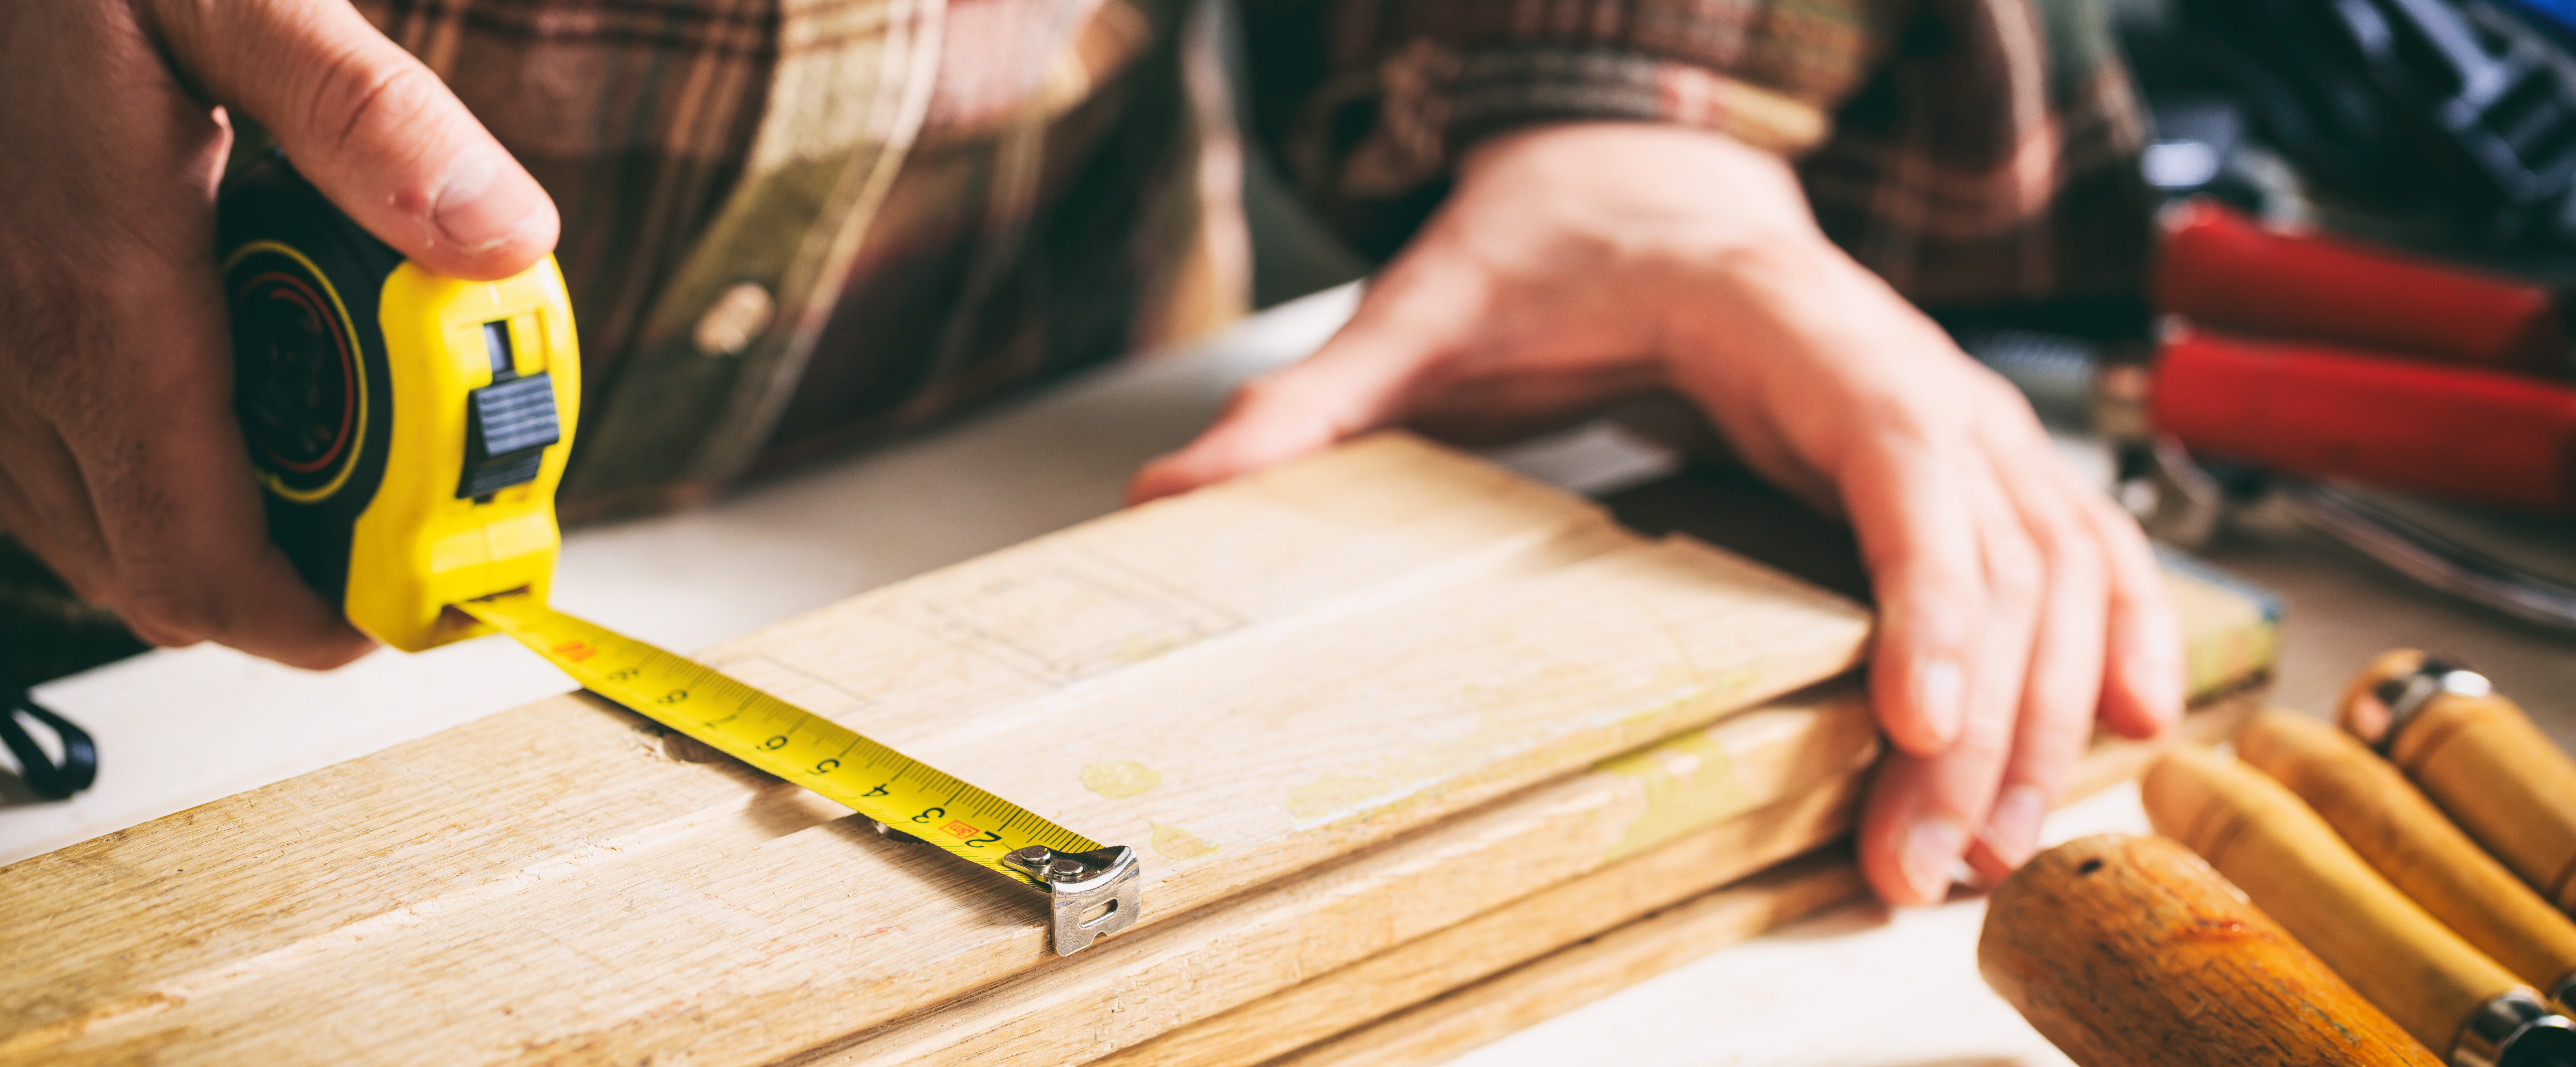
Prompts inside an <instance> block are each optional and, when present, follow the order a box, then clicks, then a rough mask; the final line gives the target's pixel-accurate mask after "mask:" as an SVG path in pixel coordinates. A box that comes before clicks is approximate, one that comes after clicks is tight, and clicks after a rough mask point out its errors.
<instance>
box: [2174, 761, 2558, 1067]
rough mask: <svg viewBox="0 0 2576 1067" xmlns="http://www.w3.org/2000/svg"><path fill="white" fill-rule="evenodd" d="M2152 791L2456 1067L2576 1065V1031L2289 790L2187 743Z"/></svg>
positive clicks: (2253, 892)
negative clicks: (2392, 882)
mask: <svg viewBox="0 0 2576 1067" xmlns="http://www.w3.org/2000/svg"><path fill="white" fill-rule="evenodd" d="M2142 791H2143V792H2144V794H2145V800H2146V806H2147V817H2148V819H2149V820H2151V821H2152V822H2153V823H2154V824H2155V827H2156V831H2157V832H2158V833H2161V834H2164V835H2166V836H2169V837H2172V838H2174V839H2175V840H2178V841H2180V842H2182V843H2183V844H2185V845H2188V846H2190V847H2191V849H2192V851H2195V852H2198V853H2200V855H2201V857H2202V858H2203V859H2206V860H2208V861H2209V863H2210V866H2213V867H2216V868H2218V872H2219V873H2220V874H2224V875H2226V876H2227V879H2228V880H2229V881H2231V882H2234V883H2236V884H2237V885H2238V886H2239V887H2241V888H2243V889H2244V890H2245V893H2246V895H2247V896H2249V897H2251V898H2253V901H2254V904H2255V906H2256V907H2259V908H2262V909H2263V911H2264V912H2265V913H2266V914H2269V915H2271V916H2272V917H2273V918H2274V919H2276V920H2278V921H2279V922H2280V924H2281V925H2282V926H2283V927H2284V928H2286V929H2288V930H2289V931H2290V933H2291V934H2292V935H2293V936H2295V937H2297V938H2298V939H2299V942H2300V943H2301V944H2304V945H2306V946H2308V948H2309V949H2310V950H2311V951H2313V952H2315V953H2316V954H2317V957H2318V958H2320V959H2322V960H2324V961H2325V962H2326V965H2327V966H2329V967H2332V968H2334V970H2335V973H2337V974H2340V975H2342V976H2343V978H2344V980H2345V981H2347V982H2350V983H2352V986H2353V988H2354V989H2357V990H2360V991H2361V995H2362V996H2363V997H2364V998H2366V999H2368V1000H2369V1001H2370V1002H2371V1003H2373V1004H2376V1005H2378V1006H2379V1009H2380V1010H2381V1011H2384V1012H2387V1013H2388V1017H2389V1018H2391V1019H2394V1020H2396V1021H2397V1024H2398V1025H2399V1026H2402V1027H2404V1028H2405V1029H2406V1032H2407V1033H2410V1034H2413V1035H2415V1039H2416V1040H2418V1041H2421V1042H2423V1043H2424V1044H2425V1045H2426V1046H2428V1047H2431V1048H2434V1049H2439V1050H2441V1051H2442V1052H2443V1053H2444V1055H2445V1057H2446V1058H2447V1059H2449V1060H2450V1062H2451V1063H2453V1064H2454V1065H2457V1067H2484V1065H2488V1064H2516V1065H2519V1064H2552V1063H2568V1064H2576V1024H2570V1023H2569V1022H2568V1020H2567V1019H2566V1018H2565V1017H2563V1016H2559V1015H2556V1014H2552V1013H2551V1012H2550V1011H2549V1010H2548V1009H2547V1007H2546V1006H2545V1004H2544V1003H2543V1002H2542V1000H2541V999H2540V994H2538V993H2537V992H2535V991H2533V990H2532V989H2531V988H2530V987H2529V986H2526V985H2523V984H2522V983H2521V982H2519V981H2517V980H2515V978H2514V976H2513V974H2512V973H2511V972H2509V971H2506V970H2505V969H2504V968H2503V967H2502V966H2500V965H2498V964H2497V963H2496V962H2495V961H2494V960H2491V959H2488V958H2486V956H2484V955H2482V954H2480V953H2479V952H2478V950H2477V949H2474V948H2471V947H2469V943H2468V942H2466V941H2462V940H2460V935H2458V934H2455V933H2452V932H2451V930H2450V928H2449V927H2446V926H2443V925H2442V923H2441V922H2440V920H2437V919H2435V918H2433V916H2432V915H2430V914H2429V913H2427V912H2425V910H2424V909H2423V907H2422V906H2420V905H2418V904H2416V903H2415V902H2414V901H2412V900H2409V899H2407V898H2406V895H2405V894H2403V893H2400V892H2398V891H2397V887H2395V886H2392V885H2390V884H2388V880H2387V879H2385V878H2382V877H2380V876H2379V872H2377V871H2374V870H2372V869H2370V865H2369V864H2368V863H2365V862H2363V861H2362V858H2361V857H2360V856H2359V855H2356V854H2355V853H2354V852H2353V850H2352V846H2350V845H2347V844H2345V843H2344V841H2343V838H2341V837H2338V836H2336V834H2335V832H2334V828H2333V827H2331V826H2328V825H2326V822H2325V820H2324V819H2322V818H2319V817H2318V816H2317V813H2316V812H2314V811H2311V810H2309V808H2308V806H2307V805H2306V804H2305V803H2303V802H2301V801H2300V800H2299V798H2298V797H2297V796H2295V795H2293V794H2292V793H2291V792H2290V791H2289V790H2288V789H2286V788H2284V787H2283V786H2282V785H2281V784H2280V783H2278V782H2275V781H2273V780H2271V779H2270V778H2266V777H2264V776H2263V775H2262V774H2260V773H2258V772H2256V771H2253V770H2251V769H2248V768H2245V767H2241V766H2237V765H2235V764H2232V763H2226V762H2222V761H2220V760H2219V758H2218V757H2216V756H2213V755H2210V754H2209V753H2207V752H2203V751H2200V750H2198V749H2190V748H2185V749H2176V750H2174V751H2171V752H2168V753H2166V754H2164V755H2163V756H2160V757H2157V759H2156V761H2155V763H2153V764H2151V765H2150V766H2149V767H2148V768H2147V775H2146V779H2145V781H2144V782H2143V783H2142Z"/></svg>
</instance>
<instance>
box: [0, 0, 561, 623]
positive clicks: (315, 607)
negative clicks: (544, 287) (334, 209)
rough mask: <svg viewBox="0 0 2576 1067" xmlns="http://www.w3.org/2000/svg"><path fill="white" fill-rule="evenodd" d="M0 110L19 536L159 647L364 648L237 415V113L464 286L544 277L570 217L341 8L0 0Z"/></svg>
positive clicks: (407, 62) (2, 494)
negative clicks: (271, 523) (232, 246)
mask: <svg viewBox="0 0 2576 1067" xmlns="http://www.w3.org/2000/svg"><path fill="white" fill-rule="evenodd" d="M0 100H7V101H9V104H8V106H7V107H4V108H0V143H5V144H7V145H9V149H10V150H9V151H7V152H5V153H0V194H5V196H6V197H7V200H8V204H9V206H8V209H7V213H8V220H9V221H8V223H7V224H6V225H5V226H0V529H5V530H6V531H7V532H9V533H11V534H14V535H16V536H17V537H18V538H19V539H21V540H22V541H24V542H25V543H26V544H27V545H28V547H29V548H31V549H33V550H34V551H35V552H36V553H37V554H38V555H40V556H42V557H43V558H44V559H45V560H46V561H47V562H48V563H50V564H52V565H53V566H54V568H55V569H56V570H57V571H59V572H60V573H61V574H62V575H63V577H64V578H65V579H66V580H67V581H69V582H70V583H71V585H72V586H73V588H74V589H76V590H78V591H79V592H80V593H81V595H83V596H85V597H88V598H89V599H92V600H95V601H98V602H100V603H103V604H107V605H109V606H111V607H114V608H115V609H116V610H117V611H118V612H119V613H120V614H121V615H123V616H124V618H125V620H126V621H127V623H128V624H129V625H131V626H132V627H133V628H134V630H135V632H136V633H137V634H139V635H140V636H142V637H143V638H145V639H146V640H149V641H151V642H153V643H154V644H159V645H184V644H190V643H193V642H197V641H205V640H212V641H218V642H221V643H223V644H226V645H231V646H233V647H235V648H240V649H243V650H245V651H248V652H252V653H255V654H258V655H261V656H265V657H268V658H270V659H275V660H279V661H281V662H285V663H290V664H294V665H297V666H302V667H330V666H336V665H338V664H341V663H345V662H347V661H349V660H351V659H354V658H356V657H357V656H359V655H361V654H363V653H364V652H366V651H367V649H368V648H370V647H371V643H370V642H369V641H368V639H367V638H366V637H365V636H363V635H361V634H360V633H359V632H358V631H357V630H355V629H353V628H351V627H350V626H349V624H348V623H347V621H346V620H345V619H344V618H343V617H342V615H341V613H340V611H339V610H338V609H337V607H336V606H335V605H330V604H326V603H324V602H323V600H322V598H321V597H319V596H317V595H315V594H314V593H313V592H312V591H311V590H310V589H308V588H306V586H305V584H304V583H303V582H302V581H300V580H299V579H298V578H297V576H296V572H295V570H294V568H293V566H292V565H291V564H290V563H289V562H288V560H287V558H286V556H285V555H284V554H283V553H281V552H280V551H279V550H278V548H277V547H276V546H275V545H274V544H272V543H271V541H270V539H269V536H268V532H267V529H266V527H265V524H264V523H263V522H262V520H261V514H260V508H261V504H260V490H259V489H258V486H257V483H255V482H254V481H252V479H251V471H250V463H249V459H248V457H247V455H246V454H245V452H244V448H243V442H242V434H241V431H240V429H239V425H238V423H237V421H236V419H235V416H234V411H233V405H232V395H233V382H232V379H233V365H232V361H231V359H230V357H229V353H228V352H227V351H226V346H225V338H226V336H227V331H226V329H225V309H224V294H223V293H222V292H221V290H220V289H219V287H218V281H217V277H216V264H215V263H214V261H213V260H212V259H210V258H209V257H208V254H207V253H208V250H209V249H211V248H213V247H214V244H215V236H214V234H215V185H216V180H217V178H218V177H219V176H220V175H221V174H222V171H223V166H224V161H225V158H226V154H227V152H228V151H229V149H230V147H231V143H232V134H231V130H230V128H229V124H228V122H227V121H226V119H225V116H226V114H227V111H228V110H229V111H231V112H237V113H240V114H245V115H248V116H249V117H251V118H253V119H255V120H257V121H258V122H259V123H260V124H261V125H262V126H264V127H266V128H267V129H268V130H269V131H270V132H271V133H272V134H273V135H274V136H275V137H276V138H277V140H278V142H279V143H280V144H281V145H283V146H284V147H285V148H286V150H287V152H288V153H289V154H290V155H292V156H293V158H294V159H295V161H296V165H297V166H298V168H300V169H301V170H302V172H303V173H304V174H305V176H306V177H308V178H310V179H311V180H312V182H313V184H314V186H315V187H317V188H319V189H320V190H321V191H322V193H323V194H324V195H326V196H328V197H330V199H331V201H332V202H333V203H335V204H337V205H339V207H340V208H341V209H342V210H344V211H346V212H347V213H348V214H349V215H350V216H351V217H352V218H354V219H356V220H357V221H358V222H359V223H360V224H361V225H364V226H365V227H366V228H367V230H368V231H369V232H371V233H373V234H374V235H375V236H377V237H378V238H381V239H383V240H384V241H385V242H386V243H387V244H389V245H391V246H392V247H393V248H394V249H395V250H397V251H398V252H400V253H401V254H402V255H403V256H405V257H408V258H410V259H412V260H414V261H416V262H418V263H420V264H423V265H425V266H427V267H430V268H432V269H434V270H436V271H438V272H440V273H442V274H447V275H452V276H455V277H459V278H470V279H497V278H504V277H508V276H511V275H514V274H517V273H519V272H521V271H524V270H526V269H527V268H528V267H529V266H531V265H532V264H534V263H536V262H537V260H538V259H539V257H541V256H543V255H545V254H546V252H547V251H548V250H550V249H551V248H552V247H553V245H554V240H555V232H556V226H557V220H556V215H555V209H554V205H553V202H552V201H551V200H549V199H548V198H547V196H546V194H545V191H544V190H542V189H540V188H539V187H538V186H537V183H536V181H535V180H534V179H533V178H531V177H529V176H528V173H527V172H526V171H525V170H524V169H522V168H521V167H520V166H519V164H518V163H517V162H516V161H514V160H512V159H511V158H510V155H509V153H508V152H506V151H504V150H503V149H502V147H501V145H500V144H499V143H498V142H496V141H494V140H493V138H492V136H491V135H490V134H489V133H487V132H485V131H484V129H483V127H482V125H481V124H479V123H477V122H476V121H475V120H474V117H473V116H472V115H470V114H468V113H467V112H466V110H465V107H464V105H463V104H461V103H459V102H458V101H457V99H456V97H455V96H454V94H452V93H450V92H449V91H448V89H447V87H446V86H445V85H444V84H442V83H441V82H440V81H439V80H438V78H437V77H436V76H435V75H433V74H431V73H430V72H429V70H428V69H426V68H424V67H422V66H421V65H420V63H419V61H417V60H415V59H413V58H412V57H411V55H410V54H409V53H407V52H404V51H403V50H402V49H401V48H400V47H398V46H396V45H395V44H394V43H393V42H391V41H388V40H386V39H385V37H384V35H382V34H380V33H378V32H376V30H375V28H374V27H372V26H370V25H368V24H367V22H366V20H365V19H364V18H362V17H361V16H360V15H359V14H358V13H357V12H356V11H355V10H353V9H351V8H350V7H349V6H347V5H346V4H342V3H311V2H304V0H239V2H230V3H222V4H190V3H178V2H162V0H132V2H124V0H64V2H58V3H57V2H48V3H27V4H9V5H5V6H0ZM209 104H214V105H220V108H219V109H212V110H210V108H209V107H208V105H209ZM103 209H104V210H103Z"/></svg>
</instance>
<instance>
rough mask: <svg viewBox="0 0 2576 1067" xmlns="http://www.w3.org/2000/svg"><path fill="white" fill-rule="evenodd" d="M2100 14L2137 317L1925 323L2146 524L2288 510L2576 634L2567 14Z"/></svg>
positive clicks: (2233, 2)
mask: <svg viewBox="0 0 2576 1067" xmlns="http://www.w3.org/2000/svg"><path fill="white" fill-rule="evenodd" d="M2114 9H2115V12H2116V13H2117V16H2118V23H2119V30H2120V39H2121V45H2122V47H2123V49H2124V50H2125V51H2126V52H2127V53H2128V58H2129V60H2130V65H2131V68H2132V70H2133V71H2134V73H2135V74H2136V76H2137V80H2138V83H2139V87H2140V90H2141V93H2142V96H2143V97H2144V98H2145V100H2146V102H2147V105H2148V110H2149V111H2150V113H2151V116H2152V119H2153V123H2154V132H2153V134H2152V137H2151V140H2150V143H2149V145H2148V146H2147V148H2146V152H2145V156H2144V158H2143V160H2142V164H2141V166H2142V170H2143V177H2144V178H2145V180H2146V183H2147V184H2148V185H2149V186H2150V187H2151V188H2152V189H2153V190H2154V191H2155V192H2156V193H2157V194H2159V195H2161V196H2163V197H2166V198H2167V199H2168V201H2169V203H2168V206H2167V210H2166V212H2165V214H2164V216H2163V226H2162V227H2161V229H2162V231H2163V236H2162V242H2161V248H2160V250H2159V256H2158V262H2157V264H2156V269H2155V273H2154V278H2153V280H2152V284H2151V289H2152V293H2151V294H2149V306H2148V307H2146V308H2144V309H2141V310H2139V311H2129V312H2124V313H2110V314H2106V313H2102V312H2101V311H2100V310H2099V308H2098V307H2093V308H2088V307H2082V306H2071V307H2063V308H2058V307H2046V306H2043V307H2039V308H2030V309H2003V310H2000V311H1990V312H1984V313H1977V314H1971V315H1961V316H1950V317H1948V318H1947V321H1948V322H1949V323H1950V324H1951V326H1952V327H1953V329H1954V332H1956V333H1958V335H1959V338H1960V342H1961V344H1962V346H1963V347H1965V348H1967V349H1968V350H1969V351H1970V352H1971V353H1972V354H1974V355H1976V356H1977V357H1978V358H1980V359H1983V360H1985V361H1987V362H1988V363H1989V364H1990V365H1992V366H1994V367H1995V368H1996V369H1997V370H1999V371H2002V372H2003V373H2004V374H2005V376H2006V377H2008V378H2010V379H2012V380H2013V381H2014V382H2015V383H2016V384H2018V385H2020V386H2021V387H2022V388H2023V390H2024V391H2025V392H2026V393H2028V394H2029V395H2030V396H2031V398H2032V400H2033V402H2034V405H2035V406H2037V407H2038V408H2039V409H2040V411H2041V414H2042V415H2043V417H2047V418H2050V419H2051V421H2053V422H2056V423H2057V424H2059V425H2069V426H2079V427H2084V428H2090V429H2096V430H2099V431H2101V432H2103V433H2104V434H2105V435H2106V436H2108V437H2109V438H2111V439H2112V441H2113V443H2114V445H2115V447H2116V448H2117V449H2118V465H2119V467H2120V475H2121V479H2122V481H2123V483H2124V485H2123V497H2124V499H2125V500H2126V501H2127V502H2128V503H2130V505H2131V507H2132V510H2134V511H2136V512H2138V513H2139V514H2140V515H2141V517H2142V518H2144V519H2146V520H2147V521H2148V524H2149V528H2150V530H2151V532H2153V533H2155V534H2156V535H2157V536H2159V537H2162V538H2164V539H2166V540H2169V541H2173V542H2176V543H2179V544H2182V545H2185V546H2187V547H2196V546H2199V545H2203V544H2205V543H2207V542H2208V541H2210V540H2211V539H2212V538H2213V537H2215V536H2217V535H2218V534H2220V533H2221V532H2223V531H2224V530H2225V529H2226V528H2228V527H2230V526H2234V525H2239V523H2238V522H2237V520H2238V519H2239V518H2242V519H2245V520H2247V521H2248V522H2250V523H2251V524H2253V525H2257V526H2259V525H2263V524H2266V523H2270V522H2273V521H2274V520H2277V519H2279V518H2283V517H2286V518H2289V519H2291V520H2293V521H2295V522H2297V523H2299V524H2302V525H2306V526H2310V527H2314V528H2316V529H2318V530H2321V531H2323V532H2325V533H2327V534H2328V535H2330V536H2332V537H2334V538H2335V539H2337V540H2340V541H2342V542H2344V543H2345V544H2347V545H2350V546H2352V547H2354V548H2357V549H2360V550H2361V551H2362V552H2364V553H2366V554H2368V555H2370V556H2372V557H2374V558H2376V559H2378V560H2380V561H2381V562H2383V563H2385V564H2388V565H2390V566H2392V567H2395V568H2396V569H2398V570H2399V571H2401V572H2403V573H2405V574H2407V575H2410V576H2412V577H2413V578H2415V579H2417V580H2420V581H2422V582H2424V583H2426V584H2429V585H2432V586H2434V587H2436V588H2440V589H2443V590H2445V591H2448V592H2451V593H2454V594H2457V595H2460V596H2463V597H2466V598H2468V599H2470V600H2473V601H2476V602H2479V603H2482V604H2485V605H2487V606H2489V607H2492V608H2495V609H2497V610H2500V611H2503V612H2506V613H2508V614H2511V615H2513V616H2515V617H2518V618H2521V619H2524V620H2526V621H2530V622H2537V623H2541V624H2543V625H2547V626H2552V627H2557V628H2562V629H2567V630H2576V346H2571V337H2576V329H2571V328H2570V324H2569V320H2568V318H2567V311H2568V309H2569V308H2570V306H2571V304H2570V302H2569V301H2568V299H2567V292H2568V286H2569V284H2570V283H2576V195H2571V189H2576V52H2571V46H2572V45H2576V4H2570V3H2568V2H2567V0H2117V2H2115V3H2114ZM2258 220H2259V221H2258ZM2158 316H2161V317H2162V318H2161V320H2160V321H2159V320H2158V319H2157V317H2158ZM2151 322H2156V323H2158V324H2157V325H2154V326H2150V325H2148V324H2149V323H2151ZM2535 545H2537V546H2538V550H2537V551H2534V550H2533V547H2534V546H2535Z"/></svg>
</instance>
